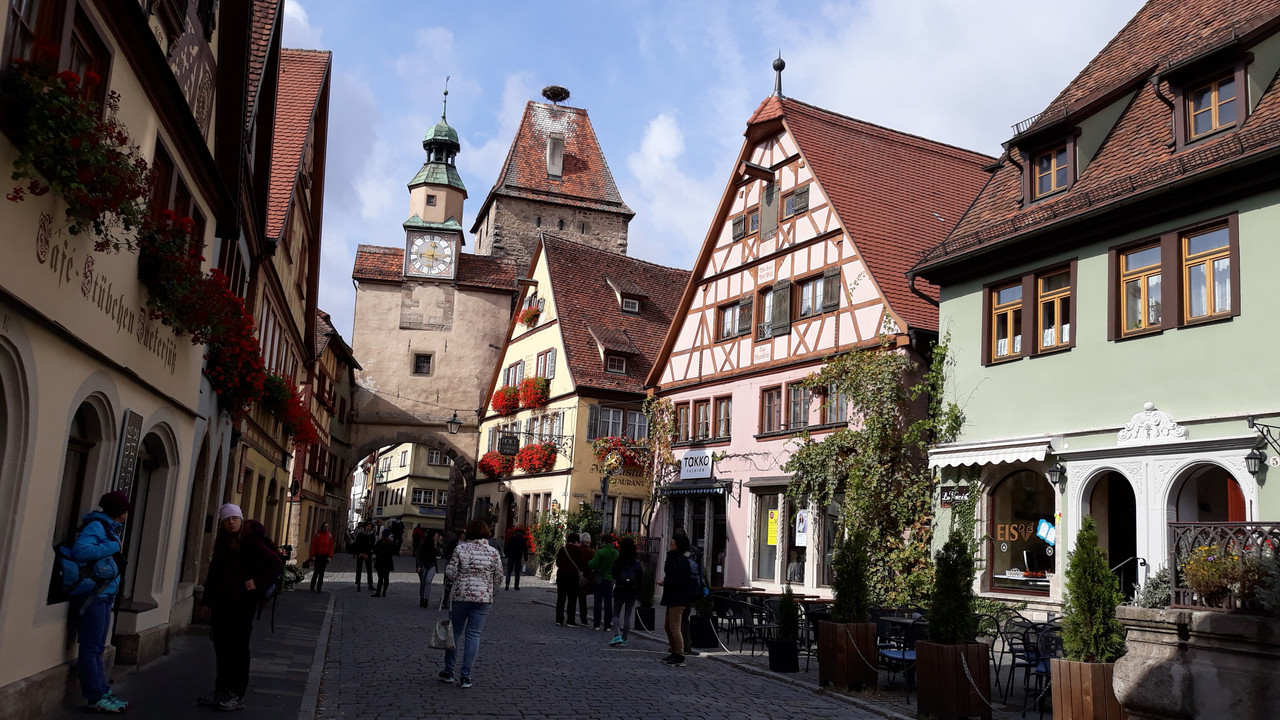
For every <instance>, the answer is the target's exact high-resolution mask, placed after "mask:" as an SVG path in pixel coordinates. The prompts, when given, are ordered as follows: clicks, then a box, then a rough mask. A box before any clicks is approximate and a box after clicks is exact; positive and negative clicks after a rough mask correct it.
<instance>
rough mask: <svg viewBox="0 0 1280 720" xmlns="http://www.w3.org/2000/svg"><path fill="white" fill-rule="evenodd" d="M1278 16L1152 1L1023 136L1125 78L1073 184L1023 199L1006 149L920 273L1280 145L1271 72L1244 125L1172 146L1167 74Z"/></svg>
mask: <svg viewBox="0 0 1280 720" xmlns="http://www.w3.org/2000/svg"><path fill="white" fill-rule="evenodd" d="M1278 22H1280V6H1278V5H1277V4H1276V2H1275V0H1232V1H1231V2H1227V0H1197V1H1194V2H1193V1H1191V0H1150V1H1149V2H1148V3H1147V4H1146V5H1144V6H1143V7H1142V9H1141V10H1139V11H1138V13H1137V14H1136V15H1134V17H1133V18H1132V19H1131V20H1130V21H1129V23H1128V24H1127V25H1125V27H1124V28H1123V29H1121V30H1120V32H1119V33H1118V34H1117V35H1116V36H1115V37H1114V38H1112V40H1111V42H1109V43H1108V44H1107V46H1106V47H1104V48H1103V49H1102V51H1101V52H1099V53H1098V55H1097V56H1096V57H1095V58H1094V59H1093V60H1092V61H1091V62H1090V63H1089V64H1088V65H1087V66H1086V67H1085V68H1084V70H1082V71H1081V72H1080V74H1079V75H1077V76H1076V78H1075V79H1074V80H1072V81H1071V83H1070V84H1069V85H1068V86H1067V87H1066V88H1065V89H1064V90H1063V91H1062V92H1061V93H1059V95H1058V97H1056V98H1055V99H1054V100H1053V101H1052V102H1051V103H1050V104H1049V106H1048V107H1047V108H1046V109H1045V111H1044V112H1043V113H1041V115H1040V116H1038V117H1037V118H1035V119H1034V120H1032V121H1030V122H1029V123H1028V129H1027V130H1026V131H1025V132H1024V133H1023V135H1021V136H1020V137H1022V136H1025V135H1027V134H1032V133H1035V132H1036V131H1037V130H1046V129H1047V128H1050V127H1052V126H1053V125H1054V124H1055V123H1063V122H1064V121H1067V122H1073V121H1074V120H1075V118H1074V116H1073V111H1074V110H1076V109H1078V108H1081V107H1083V106H1087V105H1088V104H1089V103H1090V101H1091V99H1092V98H1097V97H1099V96H1105V95H1106V94H1107V93H1109V92H1113V91H1114V90H1116V89H1117V88H1121V89H1123V88H1124V87H1125V86H1126V85H1129V86H1130V87H1132V88H1135V89H1136V93H1135V95H1134V97H1133V99H1132V100H1131V101H1130V102H1129V104H1128V106H1127V107H1126V108H1124V110H1123V112H1122V113H1121V114H1120V116H1119V118H1118V119H1117V120H1116V122H1115V124H1114V125H1113V126H1112V127H1111V128H1110V132H1109V133H1108V135H1107V137H1106V139H1105V140H1104V141H1103V143H1102V145H1101V147H1099V149H1098V151H1097V152H1096V154H1095V155H1094V157H1093V159H1092V161H1090V162H1089V164H1088V165H1087V166H1086V167H1085V168H1084V171H1083V172H1081V173H1079V175H1078V177H1077V178H1076V180H1075V182H1074V183H1073V184H1072V185H1071V186H1070V188H1068V189H1067V190H1066V191H1063V192H1061V193H1058V194H1056V195H1054V196H1052V197H1048V198H1045V199H1044V200H1040V201H1038V202H1035V203H1032V204H1030V205H1027V206H1026V207H1024V206H1023V202H1022V200H1023V198H1022V194H1023V188H1022V170H1021V169H1020V168H1019V167H1018V166H1017V165H1014V164H1013V162H1011V161H1010V157H1009V153H1008V152H1006V153H1005V155H1004V156H1002V157H1001V159H1000V163H999V167H998V168H997V169H996V170H995V172H994V174H993V175H992V177H991V181H990V182H989V183H988V184H987V186H986V187H985V188H983V190H982V192H981V193H980V194H979V195H978V197H977V199H976V200H975V201H974V203H973V206H972V207H971V208H970V209H969V211H968V212H967V213H966V214H965V216H964V217H963V218H962V219H961V221H960V222H959V223H958V224H957V225H956V227H955V228H954V230H953V231H952V232H951V234H950V236H948V237H947V239H946V240H945V241H944V242H942V243H940V244H938V245H937V246H935V247H933V248H930V249H929V250H928V251H926V252H925V253H924V254H922V256H921V258H920V259H919V261H918V264H917V266H916V268H915V269H914V270H913V272H915V273H922V274H929V273H931V272H933V271H936V270H938V269H940V268H941V267H943V266H944V265H948V264H950V263H952V262H954V261H956V260H958V259H961V258H970V257H972V256H976V255H978V254H985V253H986V252H988V251H991V250H994V248H996V247H998V246H1003V245H1005V244H1006V243H1007V242H1012V241H1015V240H1016V239H1017V238H1019V237H1023V236H1026V235H1028V234H1031V233H1035V232H1037V231H1039V230H1041V229H1044V228H1048V227H1051V226H1054V225H1057V224H1060V223H1063V222H1066V221H1068V220H1070V219H1075V218H1080V217H1081V216H1083V215H1085V214H1086V213H1091V212H1094V211H1098V210H1101V209H1103V208H1105V207H1108V206H1111V205H1113V204H1115V203H1117V202H1121V201H1126V200H1127V199H1129V198H1134V197H1137V196H1140V195H1143V194H1146V193H1150V192H1153V191H1159V190H1161V189H1164V188H1166V187H1168V186H1171V185H1172V184H1174V183H1177V182H1180V181H1183V180H1186V179H1187V178H1189V177H1192V176H1195V175H1201V174H1204V173H1207V172H1210V171H1212V170H1215V169H1218V168H1220V167H1222V166H1223V165H1224V164H1226V163H1228V162H1234V161H1236V160H1239V159H1240V158H1242V157H1248V156H1250V155H1256V154H1257V153H1259V152H1261V151H1265V150H1267V149H1270V148H1273V147H1275V146H1276V145H1278V144H1280V118H1278V116H1280V96H1278V94H1277V93H1276V92H1274V84H1275V83H1274V79H1271V82H1269V83H1268V84H1267V87H1268V89H1267V90H1266V92H1265V93H1264V94H1263V96H1262V98H1261V99H1260V101H1259V103H1258V105H1257V107H1256V108H1254V110H1253V111H1252V112H1251V113H1250V114H1249V116H1248V118H1247V119H1246V120H1245V122H1244V123H1242V124H1241V125H1240V127H1239V128H1238V129H1237V130H1235V131H1232V132H1224V133H1221V134H1219V135H1217V136H1214V137H1211V138H1208V139H1205V140H1201V141H1199V142H1197V143H1195V144H1194V145H1193V146H1188V147H1185V148H1184V149H1182V150H1175V148H1174V147H1172V146H1171V141H1172V140H1173V130H1172V124H1171V122H1170V119H1171V117H1172V115H1173V110H1172V109H1171V108H1170V106H1169V104H1168V103H1169V102H1171V100H1170V97H1171V93H1170V91H1169V86H1168V85H1167V84H1165V83H1164V82H1163V79H1162V78H1161V75H1162V74H1167V73H1168V71H1169V70H1171V69H1176V68H1178V67H1179V66H1180V65H1184V64H1185V63H1187V62H1188V61H1191V60H1195V59H1196V58H1201V57H1205V56H1207V55H1209V54H1211V53H1214V52H1217V51H1219V50H1224V49H1229V48H1230V47H1231V46H1240V45H1242V44H1246V43H1249V42H1252V41H1253V40H1256V39H1257V38H1258V37H1259V36H1260V35H1263V34H1265V33H1268V32H1274V30H1275V28H1276V27H1277V24H1278ZM1134 78H1138V79H1139V80H1147V82H1143V83H1142V84H1141V85H1140V86H1139V85H1137V84H1136V83H1132V80H1133V79H1134ZM1157 83H1158V86H1157ZM1157 87H1158V88H1159V89H1158V90H1157ZM1046 132H1048V130H1046ZM1015 140H1016V138H1015Z"/></svg>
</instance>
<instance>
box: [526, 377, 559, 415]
mask: <svg viewBox="0 0 1280 720" xmlns="http://www.w3.org/2000/svg"><path fill="white" fill-rule="evenodd" d="M518 396H519V399H520V407H522V408H526V409H528V408H540V407H542V406H544V405H546V404H547V401H548V400H550V399H551V384H550V383H548V382H547V379H546V378H540V377H531V378H525V379H524V380H523V381H521V383H520V390H519V392H518Z"/></svg>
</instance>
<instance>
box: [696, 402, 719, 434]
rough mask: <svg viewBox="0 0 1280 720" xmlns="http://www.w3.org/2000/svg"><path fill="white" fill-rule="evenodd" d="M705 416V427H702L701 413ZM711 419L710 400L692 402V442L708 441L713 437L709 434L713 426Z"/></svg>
mask: <svg viewBox="0 0 1280 720" xmlns="http://www.w3.org/2000/svg"><path fill="white" fill-rule="evenodd" d="M704 412H705V414H706V423H705V425H706V427H705V429H704V427H703V413H704ZM713 424H714V423H713V421H712V417H711V401H710V400H694V401H693V438H692V439H693V440H710V439H711V438H712V437H714V435H712V434H711V427H712V425H713Z"/></svg>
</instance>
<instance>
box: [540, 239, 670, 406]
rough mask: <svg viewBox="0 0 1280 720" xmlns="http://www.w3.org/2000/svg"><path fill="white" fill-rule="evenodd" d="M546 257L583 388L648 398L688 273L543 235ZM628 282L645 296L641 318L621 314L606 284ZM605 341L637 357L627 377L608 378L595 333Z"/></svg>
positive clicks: (573, 368) (567, 349)
mask: <svg viewBox="0 0 1280 720" xmlns="http://www.w3.org/2000/svg"><path fill="white" fill-rule="evenodd" d="M542 247H543V252H544V254H545V256H546V260H547V271H548V273H549V275H550V277H551V292H552V293H553V294H554V296H555V301H556V313H557V315H558V320H559V324H560V332H561V335H562V336H563V338H564V353H565V362H566V363H567V364H568V366H569V372H570V373H571V374H572V376H573V381H574V384H575V385H576V386H577V387H579V388H582V387H592V388H601V389H607V390H622V391H627V392H635V393H642V392H644V384H645V378H646V377H648V375H649V371H650V370H651V369H652V367H653V362H654V359H655V358H656V357H657V355H658V351H659V349H660V348H661V347H662V341H663V339H664V338H665V337H666V335H667V330H668V329H670V328H671V325H672V323H673V322H674V320H675V316H676V311H677V310H678V306H679V303H680V297H679V295H678V294H677V293H676V292H673V289H674V288H681V287H684V286H685V283H686V282H688V280H689V271H688V270H678V269H676V268H669V267H663V266H661V265H654V264H653V263H649V262H645V261H644V260H637V259H635V258H630V257H627V256H626V255H619V254H618V253H612V252H607V251H605V250H597V249H596V248H593V247H590V246H588V245H583V244H581V243H577V242H574V241H572V240H564V239H562V238H558V237H556V236H554V235H547V234H544V236H543V241H542ZM609 277H625V278H627V279H628V280H630V281H631V282H633V283H635V284H636V285H637V286H639V287H640V288H641V289H642V290H643V291H644V295H645V299H643V300H641V301H640V313H639V314H638V315H629V314H624V313H623V312H622V308H621V306H620V303H619V302H618V296H617V294H616V293H615V292H614V290H613V288H612V287H610V286H609V282H608V280H607V278H609ZM593 330H594V331H595V332H596V333H597V334H598V335H600V336H602V337H601V341H602V342H605V343H606V344H607V345H609V346H610V349H614V348H615V347H616V348H618V349H626V350H627V352H634V353H635V354H633V355H629V356H628V357H627V372H626V374H625V375H622V374H618V373H609V372H605V369H604V360H603V359H602V357H601V355H600V350H599V345H598V344H597V340H596V337H595V336H593V334H592V331H593Z"/></svg>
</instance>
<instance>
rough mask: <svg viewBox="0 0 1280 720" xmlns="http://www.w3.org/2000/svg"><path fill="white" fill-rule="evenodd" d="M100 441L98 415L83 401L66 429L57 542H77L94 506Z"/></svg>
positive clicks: (54, 539) (55, 533)
mask: <svg viewBox="0 0 1280 720" xmlns="http://www.w3.org/2000/svg"><path fill="white" fill-rule="evenodd" d="M101 442H102V426H101V424H100V423H99V420H98V414H97V412H96V411H95V410H94V408H93V406H92V405H91V404H90V403H88V402H85V403H82V404H81V405H80V407H79V408H78V409H77V410H76V414H75V415H73V416H72V418H71V426H70V427H69V428H67V449H66V451H65V454H64V456H63V462H62V483H61V485H60V487H59V489H58V514H57V515H56V516H55V517H54V521H53V523H54V524H53V541H54V542H55V543H62V542H74V541H75V534H76V530H77V529H79V527H80V520H81V518H83V517H84V515H85V513H87V512H89V511H90V510H92V509H93V507H94V502H95V501H96V500H97V498H96V497H94V491H95V490H96V489H97V487H96V485H95V483H94V480H93V475H94V468H95V466H96V465H97V462H96V460H97V456H98V449H99V445H100V444H101ZM53 598H54V593H53V587H52V585H50V588H49V595H48V597H47V600H48V601H49V602H52V601H53Z"/></svg>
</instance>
